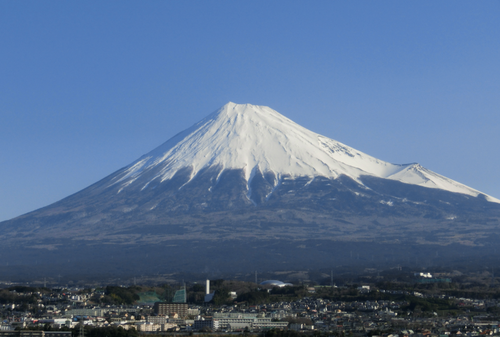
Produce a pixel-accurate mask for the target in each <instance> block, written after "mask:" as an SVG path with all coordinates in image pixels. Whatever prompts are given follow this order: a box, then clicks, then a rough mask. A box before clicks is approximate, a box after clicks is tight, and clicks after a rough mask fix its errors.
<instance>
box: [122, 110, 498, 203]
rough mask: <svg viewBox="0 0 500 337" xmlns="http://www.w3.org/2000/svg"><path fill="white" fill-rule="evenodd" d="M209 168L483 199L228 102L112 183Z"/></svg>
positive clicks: (412, 167) (416, 169) (414, 168)
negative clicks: (382, 182) (369, 182)
mask: <svg viewBox="0 0 500 337" xmlns="http://www.w3.org/2000/svg"><path fill="white" fill-rule="evenodd" d="M209 167H215V168H217V169H218V170H219V172H220V173H221V172H222V171H224V170H225V169H241V170H243V171H244V175H245V179H246V181H247V184H248V186H249V185H250V182H251V180H252V178H253V176H254V174H255V172H256V171H260V172H261V173H267V172H272V173H274V176H275V177H276V181H275V184H277V183H278V180H279V177H282V176H288V177H290V178H295V177H304V176H305V177H310V178H313V177H317V176H323V177H327V178H330V179H336V178H338V177H339V176H340V175H346V176H348V177H350V178H352V179H354V180H355V181H357V182H358V183H360V184H362V182H361V179H360V178H361V177H362V176H366V175H368V176H375V177H379V178H387V179H393V180H398V181H401V182H403V183H408V184H414V185H420V186H425V187H429V188H438V189H444V190H448V191H451V192H457V193H464V194H469V195H472V196H477V195H479V194H481V193H480V192H479V191H476V190H474V189H472V188H469V187H467V186H465V185H462V184H460V183H458V182H455V181H453V180H451V179H448V178H446V177H443V176H440V175H438V174H436V173H434V172H432V171H429V170H427V169H425V168H423V167H422V166H420V165H419V164H416V163H413V164H406V165H397V164H391V163H388V162H384V161H382V160H379V159H377V158H374V157H372V156H369V155H367V154H365V153H362V152H360V151H357V150H356V149H353V148H351V147H349V146H347V145H345V144H342V143H340V142H338V141H336V140H333V139H330V138H327V137H324V136H321V135H319V134H317V133H314V132H312V131H310V130H308V129H306V128H304V127H302V126H300V125H298V124H296V123H294V122H293V121H291V120H290V119H288V118H286V117H285V116H283V115H281V114H280V113H278V112H277V111H275V110H273V109H271V108H269V107H266V106H258V105H251V104H236V103H232V102H229V103H227V104H226V105H224V106H223V107H222V108H220V109H219V110H217V111H215V112H213V113H212V114H210V115H209V116H207V117H206V118H204V119H203V120H201V121H200V122H198V123H196V124H195V125H193V126H192V127H190V128H188V129H186V130H185V131H183V132H181V133H179V134H177V135H176V136H174V137H172V138H171V139H169V140H168V141H167V142H165V143H164V144H162V145H160V146H159V147H157V148H156V149H154V150H153V151H151V152H149V153H148V154H146V155H144V156H143V157H141V158H140V159H139V160H137V161H136V162H134V163H132V164H131V165H130V166H129V167H127V168H126V169H125V171H124V173H123V174H122V175H121V176H119V177H117V178H116V179H115V182H114V184H117V183H119V184H121V186H122V189H123V188H126V187H127V186H129V185H130V184H133V183H134V182H135V181H136V180H137V178H138V177H140V176H141V175H142V174H143V173H145V172H152V171H154V172H155V174H154V175H153V176H152V177H151V178H150V179H149V181H148V182H147V183H146V185H145V186H144V187H143V188H145V187H146V186H147V185H148V184H149V183H150V182H151V181H153V180H157V181H160V182H163V181H167V180H169V179H171V178H172V177H173V176H174V175H175V174H176V172H178V171H179V170H181V169H186V168H189V169H190V170H191V178H193V177H195V176H196V174H197V173H198V172H200V171H201V170H202V169H205V168H209ZM220 173H219V175H220ZM141 183H143V182H141ZM486 197H487V199H488V200H490V201H494V202H500V200H497V199H495V198H492V197H489V196H486Z"/></svg>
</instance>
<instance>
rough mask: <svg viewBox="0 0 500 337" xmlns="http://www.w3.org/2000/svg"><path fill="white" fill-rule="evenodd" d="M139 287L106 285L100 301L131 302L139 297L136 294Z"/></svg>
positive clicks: (113, 302)
mask: <svg viewBox="0 0 500 337" xmlns="http://www.w3.org/2000/svg"><path fill="white" fill-rule="evenodd" d="M140 290H141V287H137V286H132V287H128V288H123V287H117V286H107V287H106V291H105V296H104V298H103V299H102V302H104V303H108V304H132V303H134V302H135V301H138V300H139V299H140V297H139V295H138V294H137V292H138V291H140Z"/></svg>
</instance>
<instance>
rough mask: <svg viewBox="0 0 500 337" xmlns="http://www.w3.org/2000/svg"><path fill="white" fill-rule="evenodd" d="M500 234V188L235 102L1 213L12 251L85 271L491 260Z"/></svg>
mask: <svg viewBox="0 0 500 337" xmlns="http://www.w3.org/2000/svg"><path fill="white" fill-rule="evenodd" d="M498 238H500V200H498V199H495V198H493V197H491V196H488V195H485V194H483V193H481V192H479V191H477V190H475V189H473V188H470V187H467V186H465V185H463V184H460V183H458V182H456V181H453V180H451V179H448V178H446V177H444V176H441V175H439V174H437V173H434V172H432V171H430V170H427V169H425V168H423V167H422V166H420V165H419V164H416V163H413V164H405V165H397V164H391V163H387V162H384V161H382V160H379V159H376V158H374V157H372V156H369V155H367V154H365V153H362V152H360V151H357V150H355V149H353V148H351V147H349V146H347V145H345V144H342V143H340V142H338V141H336V140H333V139H330V138H327V137H324V136H322V135H319V134H317V133H314V132H312V131H309V130H307V129H305V128H303V127H301V126H300V125H298V124H296V123H294V122H292V121H291V120H290V119H288V118H286V117H284V116H283V115H281V114H279V113H278V112H276V111H274V110H272V109H270V108H268V107H264V106H256V105H250V104H235V103H228V104H226V105H225V106H223V107H222V108H220V109H219V110H217V111H215V112H213V113H212V114H210V115H209V116H208V117H206V118H205V119H203V120H202V121H200V122H199V123H197V124H195V125H193V126H192V127H190V128H188V129H186V130H185V131H183V132H181V133H179V134H177V135H175V136H174V137H172V138H171V139H170V140H168V141H167V142H165V143H164V144H162V145H160V146H159V147H157V148H156V149H154V150H153V151H151V152H149V153H147V154H146V155H144V156H142V157H141V158H139V159H138V160H137V161H135V162H133V163H131V164H130V165H128V166H126V167H124V168H122V169H120V170H118V171H116V172H114V173H112V174H111V175H109V176H107V177H105V178H104V179H102V180H100V181H98V182H96V183H95V184H93V185H91V186H89V187H87V188H85V189H83V190H82V191H79V192H77V193H75V194H73V195H71V196H69V197H67V198H64V199H62V200H60V201H58V202H56V203H54V204H52V205H49V206H47V207H44V208H41V209H39V210H36V211H33V212H31V213H28V214H25V215H22V216H20V217H17V218H14V219H12V220H9V221H4V222H1V223H0V239H1V240H2V247H0V256H2V259H3V261H4V262H6V263H8V264H9V265H10V266H12V265H17V266H19V265H26V266H31V267H30V268H32V267H33V260H34V259H33V257H34V256H36V257H37V259H36V260H35V261H37V260H44V261H49V262H47V263H49V264H52V265H54V266H64V270H70V269H68V268H69V267H68V264H69V263H72V262H71V261H78V264H76V265H75V266H77V267H75V268H76V269H73V270H76V271H78V272H80V270H81V268H83V267H85V266H86V268H88V269H92V270H93V272H95V273H99V272H101V273H108V272H109V271H110V270H116V272H117V273H121V272H127V273H138V272H141V273H150V272H153V271H154V272H155V273H156V272H158V269H159V268H160V269H161V270H160V271H163V272H169V271H171V270H174V269H175V270H180V271H187V270H189V271H192V270H199V269H200V268H201V269H204V270H211V269H213V268H215V269H217V270H226V271H233V272H234V271H236V270H242V269H245V270H248V269H250V270H254V268H259V269H260V270H265V269H268V270H271V269H274V270H275V269H276V268H278V267H277V266H279V268H288V269H297V268H299V269H300V268H307V269H310V268H313V267H314V268H325V267H326V268H329V266H331V263H332V262H331V261H336V263H348V264H350V265H352V264H356V263H357V264H363V263H365V264H368V263H369V264H370V265H373V264H374V263H376V262H375V261H378V262H377V263H389V262H387V261H389V260H388V256H390V257H391V259H390V261H392V262H391V263H399V264H402V263H410V262H411V261H418V260H420V261H423V260H425V261H429V263H430V262H432V261H434V262H435V263H442V262H443V261H448V262H449V261H456V259H457V256H458V255H457V254H462V255H463V254H464V252H469V253H468V254H470V256H476V257H478V258H479V261H483V260H484V257H488V258H492V257H495V258H498V254H497V253H496V245H497V241H498ZM304 248H308V249H304ZM353 251H354V252H355V254H356V256H357V259H356V261H354V260H353V259H352V256H353V254H352V252H353ZM389 251H390V253H388V252H389ZM394 251H397V252H399V253H398V254H396V255H397V256H395V255H394V253H393V252H394ZM346 252H351V253H350V254H348V253H346ZM269 253H270V254H269ZM388 254H389V255H388ZM474 254H475V255H474ZM454 259H455V260H454ZM463 259H464V257H463V256H462V260H461V261H463ZM498 260H500V259H497V260H495V261H494V262H495V263H497V262H498ZM96 261H98V262H96ZM134 261H135V262H134ZM383 261H385V262H383ZM448 262H447V263H448ZM82 266H83V267H82ZM54 268H56V267H54ZM57 268H59V267H57ZM96 268H97V269H96ZM113 268H114V269H113ZM32 270H33V269H29V271H32ZM43 270H45V269H43ZM47 270H50V268H49V269H47ZM57 270H58V272H59V270H60V269H57ZM139 270H140V271H139ZM0 271H1V266H0Z"/></svg>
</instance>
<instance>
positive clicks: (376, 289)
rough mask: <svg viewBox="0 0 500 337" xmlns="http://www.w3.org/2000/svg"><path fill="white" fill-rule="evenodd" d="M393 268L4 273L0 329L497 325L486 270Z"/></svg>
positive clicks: (465, 329)
mask: <svg viewBox="0 0 500 337" xmlns="http://www.w3.org/2000/svg"><path fill="white" fill-rule="evenodd" d="M397 275H399V277H398V278H394V275H392V274H391V275H385V276H384V275H382V276H381V275H380V274H377V275H376V276H372V277H360V278H358V279H357V281H358V282H357V283H352V282H351V281H352V280H351V281H346V282H345V283H344V284H341V285H340V284H339V285H337V284H334V282H333V281H334V280H333V277H332V278H331V282H330V284H313V283H310V284H307V283H304V282H302V283H301V284H296V283H294V284H292V283H284V282H281V281H277V280H266V281H262V282H260V283H256V282H248V281H238V280H222V279H218V280H206V281H203V282H191V283H188V284H186V283H176V284H162V285H155V286H139V285H128V286H123V285H122V286H120V285H108V286H103V287H96V288H81V287H67V288H66V287H61V286H58V287H35V286H32V285H19V284H17V285H14V284H8V283H6V282H4V283H3V284H2V289H0V303H1V313H0V314H1V317H2V324H1V327H0V336H81V335H82V336H87V337H90V336H103V335H109V336H115V335H116V336H122V335H123V336H142V335H149V334H163V335H169V334H176V335H178V334H183V333H184V334H189V335H192V334H198V333H203V334H223V333H240V334H246V335H248V334H260V335H265V336H274V335H276V336H278V335H280V336H285V335H286V336H288V335H290V336H291V335H294V336H295V335H296V334H306V335H307V334H312V335H315V336H317V335H325V336H327V335H328V336H332V335H334V336H388V337H396V336H397V337H410V336H415V337H422V336H426V337H427V336H428V337H445V336H446V337H453V336H480V335H500V330H499V318H500V286H499V283H498V280H497V279H496V278H495V277H494V275H493V273H489V272H487V271H486V272H482V273H477V272H476V273H473V274H470V275H464V274H462V273H458V272H455V273H441V274H431V273H429V272H414V273H411V272H409V271H399V274H397ZM324 283H327V282H324ZM105 331H108V333H105ZM111 332H113V333H111Z"/></svg>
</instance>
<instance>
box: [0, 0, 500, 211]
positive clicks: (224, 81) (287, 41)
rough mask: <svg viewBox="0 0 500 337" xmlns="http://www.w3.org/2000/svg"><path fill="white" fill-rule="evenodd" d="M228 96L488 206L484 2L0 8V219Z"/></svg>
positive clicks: (495, 44) (495, 122)
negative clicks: (420, 171) (450, 185)
mask: <svg viewBox="0 0 500 337" xmlns="http://www.w3.org/2000/svg"><path fill="white" fill-rule="evenodd" d="M228 101H233V102H236V103H252V104H258V105H267V106H270V107H271V108H273V109H275V110H277V111H278V112H280V113H282V114H284V115H285V116H287V117H289V118H290V119H292V120H294V121H295V122H297V123H299V124H301V125H303V126H304V127H307V128H309V129H311V130H312V131H315V132H318V133H320V134H323V135H325V136H328V137H330V138H333V139H336V140H338V141H340V142H343V143H345V144H347V145H349V146H352V147H354V148H356V149H358V150H360V151H363V152H365V153H367V154H370V155H372V156H375V157H377V158H380V159H382V160H386V161H389V162H393V163H398V164H403V163H411V162H418V163H420V164H421V165H423V166H424V167H427V168H428V169H431V170H433V171H435V172H437V173H439V174H442V175H444V176H447V177H449V178H452V179H455V180H457V181H459V182H461V183H464V184H466V185H468V186H471V187H473V188H476V189H478V190H480V191H483V192H484V193H487V194H490V195H492V196H494V197H497V198H500V175H499V169H500V149H499V145H500V1H497V0H489V1H488V0H485V1H455V0H453V1H446V0H444V1H320V0H316V1H290V0H287V1H269V0H266V1H255V0H252V1H224V0H218V1H211V0H203V1H202V0H200V1H38V0H36V1H8V0H0V151H1V152H0V177H1V178H0V220H7V219H10V218H12V217H15V216H18V215H21V214H23V213H26V212H29V211H32V210H35V209H37V208H40V207H43V206H46V205H48V204H50V203H52V202H55V201H57V200H59V199H62V198H63V197H66V196H68V195H70V194H73V193H75V192H77V191H79V190H81V189H83V188H85V187H86V186H88V185H90V184H92V183H94V182H96V181H98V180H99V179H101V178H103V177H105V176H107V175H108V174H110V173H112V172H114V171H116V170H117V169H119V168H121V167H123V166H125V165H127V164H129V163H131V162H132V161H133V160H135V159H137V158H138V157H140V156H141V155H142V154H144V153H146V152H148V151H150V150H152V149H153V148H155V147H156V146H158V145H160V144H161V143H163V142H164V141H166V140H167V139H168V138H170V137H172V136H173V135H175V134H176V133H178V132H179V131H181V130H183V129H185V128H187V127H189V126H191V125H192V124H194V123H195V122H197V121H198V120H200V119H201V118H203V117H205V116H206V115H208V114H209V113H211V112H213V111H214V110H216V109H218V108H219V107H220V106H222V105H224V104H225V103H227V102H228Z"/></svg>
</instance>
